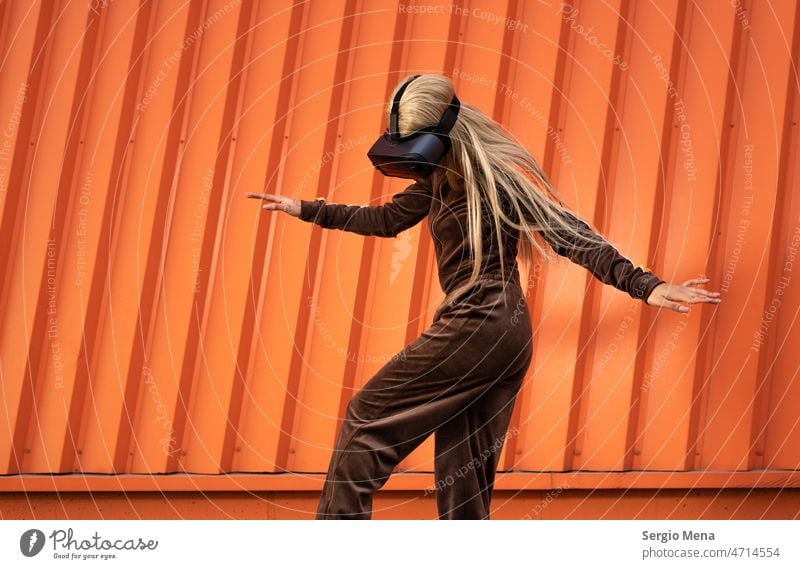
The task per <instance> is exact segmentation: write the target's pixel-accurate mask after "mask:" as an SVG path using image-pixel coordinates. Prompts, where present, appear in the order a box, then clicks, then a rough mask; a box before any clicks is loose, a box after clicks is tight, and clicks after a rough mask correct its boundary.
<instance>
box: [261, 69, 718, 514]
mask: <svg viewBox="0 0 800 569" xmlns="http://www.w3.org/2000/svg"><path fill="white" fill-rule="evenodd" d="M407 81H408V77H407V78H406V79H404V80H403V81H402V82H401V83H400V84H398V86H397V87H396V88H395V90H394V92H393V93H392V97H390V101H392V100H393V99H394V95H395V93H397V92H398V91H397V90H398V89H399V88H400V87H401V86H402V85H403V84H405V83H406V82H407ZM453 95H454V89H453V85H452V83H451V82H450V80H449V79H448V78H447V77H444V76H441V75H421V76H419V77H418V78H417V79H416V80H414V81H413V82H412V83H410V84H409V85H407V86H406V90H405V92H403V93H402V96H401V99H400V105H399V121H398V123H397V124H398V129H399V130H400V132H401V133H402V134H403V136H405V135H407V134H410V133H412V132H414V131H417V130H418V129H421V128H423V127H425V126H429V125H434V124H436V123H437V122H438V121H439V120H440V118H441V117H442V115H443V112H444V109H445V108H446V106H447V105H448V103H449V102H450V101H451V99H452V97H453ZM386 111H387V118H388V116H389V112H390V108H389V106H387V109H386ZM387 123H388V120H387ZM449 136H450V139H451V143H452V146H451V148H450V150H449V152H447V154H445V156H444V158H442V160H441V161H440V162H439V166H438V167H437V168H436V169H435V170H434V172H433V174H432V175H431V176H430V177H429V178H427V179H424V180H417V181H415V182H414V183H412V184H411V185H409V186H408V187H407V188H406V189H405V190H404V191H402V192H400V193H398V194H396V195H395V196H393V197H392V200H391V202H389V203H386V204H384V205H380V206H358V205H347V204H338V203H327V202H326V201H325V200H324V199H321V198H319V199H316V200H302V199H301V200H297V199H293V198H291V197H288V196H280V195H274V194H258V193H248V194H247V195H248V196H249V197H254V198H260V199H263V200H264V201H265V202H266V203H265V204H264V205H263V206H262V207H263V208H264V209H267V210H280V211H284V212H286V213H288V214H290V215H293V216H296V217H299V218H300V219H302V220H304V221H307V222H313V223H316V224H317V225H320V226H321V227H324V228H330V229H341V230H346V231H352V232H355V233H359V234H361V235H377V236H382V237H394V236H395V235H397V234H398V233H399V232H401V231H403V230H405V229H408V228H409V227H412V226H413V225H415V224H417V223H419V222H420V221H421V220H422V219H423V218H424V217H426V216H427V218H428V226H429V228H430V232H431V236H432V237H433V241H434V246H435V250H436V261H437V267H438V276H439V282H440V284H441V287H442V290H443V291H444V292H445V293H446V297H445V299H444V301H443V302H442V304H441V305H440V306H439V307H438V308H437V310H436V312H435V314H434V317H433V323H432V324H431V326H430V327H429V328H428V329H427V330H425V331H424V332H423V333H422V334H421V335H420V336H419V337H418V338H417V339H416V340H414V341H413V342H411V343H410V344H409V345H407V346H406V347H404V348H403V350H402V351H401V352H400V353H399V354H398V355H397V357H395V358H392V359H391V360H390V361H389V362H388V363H387V364H386V365H384V366H383V367H382V368H381V369H380V370H379V371H378V372H377V373H376V374H375V375H374V376H373V377H372V378H371V379H370V380H369V381H368V382H367V383H366V384H365V385H364V386H363V388H362V389H361V390H359V391H358V392H357V393H356V395H355V396H354V397H353V398H352V399H351V400H350V402H349V405H348V407H347V412H346V415H345V418H344V421H343V424H342V427H341V429H340V431H339V434H338V438H337V443H336V448H335V449H334V451H333V455H332V457H331V461H330V466H329V468H328V472H327V476H326V479H325V483H324V487H323V491H322V496H321V498H320V501H319V506H318V509H317V514H316V517H317V519H329V518H342V519H345V518H347V519H356V518H361V519H369V518H370V517H371V516H372V495H373V493H374V492H375V490H377V489H378V488H380V487H381V486H383V484H384V483H385V482H386V480H387V479H388V478H389V475H390V474H391V473H392V471H393V469H394V467H395V466H396V465H397V464H398V463H399V462H400V461H402V460H403V459H404V458H405V457H406V456H408V454H409V453H411V451H412V450H414V449H415V448H416V447H417V446H418V445H419V444H420V443H422V442H423V441H424V440H425V439H426V438H427V437H428V436H429V435H430V434H431V433H433V434H434V439H435V440H434V445H435V460H434V476H435V488H436V501H437V507H438V511H439V518H440V519H488V518H489V505H490V500H491V495H492V489H493V485H494V478H495V472H496V470H497V463H498V459H499V456H500V452H501V450H502V447H503V441H504V439H505V434H506V431H507V429H508V424H509V419H510V417H511V412H512V409H513V406H514V401H515V399H516V396H517V393H518V391H519V389H520V386H521V383H522V380H523V378H524V376H525V374H526V372H527V370H528V367H529V365H530V363H531V357H532V331H531V322H530V316H529V312H528V307H527V304H526V301H525V293H524V291H523V288H522V286H521V283H520V277H519V269H518V265H517V255H518V253H521V254H522V257H523V259H524V260H525V261H526V262H530V261H532V260H533V256H534V249H535V250H536V251H538V252H539V253H540V254H543V255H545V256H546V257H547V258H549V259H551V260H552V259H555V258H556V257H555V256H554V255H553V253H552V251H554V252H555V253H557V254H558V255H561V256H564V257H567V258H569V259H570V260H571V261H573V262H575V263H578V264H580V265H582V266H583V267H585V268H587V269H588V270H589V271H591V273H592V274H593V275H594V276H595V277H596V278H598V279H599V280H600V281H602V282H603V283H606V284H611V285H613V286H615V287H616V288H618V289H620V290H622V291H624V292H627V293H628V294H629V295H631V296H632V297H633V298H637V299H642V300H643V301H645V302H646V303H647V304H649V305H652V306H661V307H666V308H670V309H673V310H676V311H679V312H687V311H688V307H686V306H683V305H682V304H680V303H681V302H686V303H696V302H710V303H718V302H720V299H719V298H717V297H718V295H719V293H716V292H714V293H712V292H708V291H706V290H703V289H700V288H697V286H698V285H700V284H703V283H705V282H707V281H708V279H707V278H700V279H691V280H688V281H686V282H685V283H684V284H683V285H672V284H668V283H666V282H665V281H663V280H661V279H659V278H658V277H657V276H656V275H654V274H653V273H652V272H650V271H647V270H645V269H644V268H643V267H641V266H638V267H634V265H633V264H632V263H631V261H629V260H628V259H626V258H625V257H623V256H622V255H620V254H619V252H618V251H617V250H616V249H615V248H614V247H613V246H612V245H611V244H609V243H608V242H607V241H605V240H604V239H603V238H602V237H601V236H600V235H598V234H597V233H595V232H594V231H593V230H592V229H591V228H590V226H589V225H588V224H587V223H586V222H584V221H583V220H581V219H580V218H578V217H577V216H576V215H574V214H573V213H571V212H570V211H568V210H567V209H566V208H565V207H564V206H563V202H562V200H560V199H558V198H557V197H556V198H555V199H553V200H551V199H550V198H549V197H548V194H552V195H553V196H556V192H555V190H554V188H553V187H552V186H551V184H550V182H549V181H548V179H547V177H546V176H545V174H544V172H542V170H541V169H540V167H539V165H538V164H537V162H536V160H535V159H534V158H533V157H532V156H531V155H530V154H529V153H528V152H527V151H526V150H525V148H524V147H523V146H522V145H521V144H519V143H518V142H517V141H516V140H515V139H514V138H513V137H512V136H511V135H510V134H509V133H508V132H507V131H505V130H504V129H503V128H502V127H501V126H500V125H498V124H497V123H495V122H494V121H492V120H491V119H490V118H488V117H487V116H486V115H484V114H483V113H482V112H481V111H480V110H478V109H477V108H475V107H473V106H471V105H469V104H466V103H463V102H462V103H461V108H460V111H459V114H458V117H457V120H456V122H455V124H454V126H453V128H452V130H451V131H450V134H449ZM556 202H558V203H556ZM537 235H539V236H540V237H539V238H537V237H536V236H537ZM538 239H542V240H544V242H545V243H546V244H547V245H548V246H549V247H550V248H551V249H552V251H548V249H547V247H545V246H544V245H543V244H541V243H540V242H539V241H538Z"/></svg>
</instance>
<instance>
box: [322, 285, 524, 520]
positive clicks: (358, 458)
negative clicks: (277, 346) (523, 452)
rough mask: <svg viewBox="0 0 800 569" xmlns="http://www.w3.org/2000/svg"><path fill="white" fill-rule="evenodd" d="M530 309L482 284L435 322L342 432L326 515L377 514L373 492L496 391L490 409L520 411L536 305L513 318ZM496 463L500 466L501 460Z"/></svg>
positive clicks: (496, 425)
mask: <svg viewBox="0 0 800 569" xmlns="http://www.w3.org/2000/svg"><path fill="white" fill-rule="evenodd" d="M520 298H521V300H520ZM503 300H505V302H502V303H501V301H503ZM500 304H502V306H503V307H504V308H499V305H500ZM520 306H521V307H522V308H523V309H524V308H525V306H524V296H523V295H522V292H521V290H520V289H519V287H518V286H508V287H503V286H502V283H499V282H496V281H491V280H489V281H479V282H478V283H476V285H475V286H474V287H473V288H471V289H470V290H469V291H467V292H465V293H464V296H463V297H461V298H460V299H459V300H458V302H455V303H454V304H453V305H452V306H448V307H447V308H446V309H445V310H442V311H440V312H437V314H436V315H435V316H434V322H433V324H432V325H431V326H430V327H429V328H428V329H427V330H425V331H424V332H423V333H422V334H421V335H420V336H419V337H418V338H417V339H416V340H414V341H413V342H411V343H410V344H409V345H408V346H406V347H405V348H404V349H403V350H402V351H401V352H400V353H399V354H398V356H397V357H396V358H394V359H392V360H391V361H389V362H387V363H386V365H384V366H383V367H382V368H381V369H380V370H378V372H377V373H376V374H375V375H374V376H373V377H372V378H371V379H370V380H369V381H368V382H367V383H366V384H365V385H364V387H362V388H361V389H360V390H359V391H358V393H356V395H355V396H354V397H353V398H352V399H351V400H350V403H349V404H348V406H347V412H346V414H345V417H344V421H343V423H342V426H341V428H340V432H339V434H338V436H337V442H336V448H335V449H334V451H333V454H332V456H331V461H330V464H329V467H328V472H327V476H326V479H325V483H324V486H323V490H322V495H321V497H320V501H319V506H318V508H317V514H316V517H317V519H330V518H343V519H369V518H371V516H372V495H373V493H374V492H375V491H376V490H377V489H379V488H380V487H381V486H383V484H384V483H385V482H386V480H388V478H389V476H390V474H391V473H392V471H393V469H394V467H395V466H396V465H397V464H398V463H399V462H400V461H401V460H403V459H404V458H405V457H406V456H408V454H409V453H411V451H412V450H414V449H415V448H416V447H417V446H419V445H420V444H421V443H422V442H423V441H424V440H425V439H426V438H427V437H428V436H430V434H431V433H433V432H435V431H436V430H437V429H439V428H441V427H442V426H443V425H444V424H445V423H447V422H448V421H449V420H451V419H452V418H453V417H455V416H456V415H458V414H459V412H461V411H462V410H464V409H467V408H469V407H470V406H471V404H472V403H473V402H475V401H476V400H477V399H478V398H480V397H482V396H484V394H487V393H493V394H494V393H496V394H495V395H489V396H487V397H488V398H487V399H486V400H484V401H485V403H484V404H486V403H488V404H489V405H490V406H494V407H496V408H500V409H503V410H504V411H503V413H510V412H511V405H505V404H504V400H505V402H507V401H508V390H509V389H511V391H514V390H515V389H518V386H516V387H514V384H515V381H516V378H517V376H518V375H519V374H522V375H524V370H525V369H527V367H528V365H529V363H530V357H531V329H530V323H529V320H528V319H527V309H524V310H522V312H521V314H522V315H523V316H524V317H525V318H522V319H519V318H516V317H515V316H513V317H512V315H510V314H509V312H507V311H509V310H510V309H519V307H520ZM523 368H524V369H523ZM503 390H505V393H504V392H503ZM503 424H505V425H507V424H508V417H506V416H505V415H504V414H502V413H501V416H499V417H496V418H494V419H493V422H491V423H490V424H489V426H488V430H491V431H492V434H491V436H490V438H491V437H494V436H496V431H498V430H500V429H501V427H502V425H503ZM480 436H481V437H485V436H486V435H485V434H481V435H480ZM490 464H494V465H495V467H496V459H495V460H494V461H493V462H491V463H490ZM490 470H491V469H490ZM492 472H493V470H492ZM492 475H493V474H492Z"/></svg>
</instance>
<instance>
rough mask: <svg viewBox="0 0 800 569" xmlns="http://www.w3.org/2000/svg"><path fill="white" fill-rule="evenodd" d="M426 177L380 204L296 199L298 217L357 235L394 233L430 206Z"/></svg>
mask: <svg viewBox="0 0 800 569" xmlns="http://www.w3.org/2000/svg"><path fill="white" fill-rule="evenodd" d="M431 200H432V189H431V181H430V179H428V180H425V181H417V182H414V183H413V184H411V185H410V186H408V187H407V188H406V189H405V190H403V191H402V192H399V193H397V194H395V195H394V196H392V201H390V202H388V203H385V204H383V205H377V206H366V205H349V204H341V203H327V202H326V201H325V200H324V199H323V198H317V199H315V200H300V215H299V217H300V219H302V220H303V221H308V222H311V223H316V224H317V225H319V226H320V227H324V228H327V229H341V230H342V231H351V232H353V233H358V234H359V235H377V236H379V237H394V236H396V235H397V234H398V233H400V232H401V231H403V230H404V229H408V228H409V227H412V226H414V225H416V224H417V223H419V222H420V221H421V220H422V219H423V218H424V217H425V216H426V215H428V212H429V211H430V208H431Z"/></svg>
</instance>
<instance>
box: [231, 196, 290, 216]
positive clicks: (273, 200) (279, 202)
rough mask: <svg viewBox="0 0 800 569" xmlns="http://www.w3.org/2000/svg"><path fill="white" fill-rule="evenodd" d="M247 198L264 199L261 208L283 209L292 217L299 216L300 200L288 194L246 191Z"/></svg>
mask: <svg viewBox="0 0 800 569" xmlns="http://www.w3.org/2000/svg"><path fill="white" fill-rule="evenodd" d="M245 195H246V196H247V197H248V198H255V199H261V200H264V205H262V206H261V207H262V208H263V209H269V210H280V211H285V212H286V213H288V214H289V215H292V216H294V217H300V200H297V199H294V198H290V197H289V196H279V195H277V194H259V193H256V192H247V193H246V194H245Z"/></svg>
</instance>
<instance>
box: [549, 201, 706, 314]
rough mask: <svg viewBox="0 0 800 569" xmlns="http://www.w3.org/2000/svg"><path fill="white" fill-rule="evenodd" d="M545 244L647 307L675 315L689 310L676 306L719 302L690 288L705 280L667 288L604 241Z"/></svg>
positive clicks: (584, 227) (580, 225)
mask: <svg viewBox="0 0 800 569" xmlns="http://www.w3.org/2000/svg"><path fill="white" fill-rule="evenodd" d="M564 213H565V215H566V216H567V218H568V220H569V221H570V222H571V223H573V224H574V225H575V226H576V228H577V229H579V230H580V231H581V232H583V233H589V234H591V235H594V236H596V237H599V238H601V239H602V236H600V235H599V234H598V233H597V232H595V231H593V230H592V228H591V227H590V226H589V224H588V223H586V222H585V221H583V220H582V219H580V218H578V217H576V216H574V215H572V214H570V213H569V212H564ZM603 240H604V239H603ZM604 241H605V240H604ZM548 243H550V244H551V246H552V247H553V250H554V251H555V252H556V253H557V254H559V255H561V256H563V257H567V258H569V259H570V260H571V261H572V262H574V263H577V264H578V265H581V266H582V267H584V268H586V269H588V270H589V272H591V273H592V275H594V276H595V278H597V279H598V280H600V281H601V282H603V283H605V284H610V285H612V286H614V287H615V288H617V289H619V290H621V291H624V292H626V293H628V294H629V295H630V296H631V297H633V298H635V299H640V300H643V301H644V302H645V303H646V304H649V305H651V306H660V307H665V308H670V309H672V310H675V311H677V312H688V311H689V308H688V307H687V306H683V305H681V304H679V302H681V301H683V302H688V303H695V302H712V303H719V302H720V299H719V298H717V297H718V295H719V293H718V292H713V293H712V292H709V291H706V290H704V289H700V288H694V286H695V285H700V284H704V283H705V282H708V279H707V278H700V279H690V280H688V281H686V282H685V283H683V284H682V285H673V284H669V283H667V282H666V281H665V280H663V279H661V278H659V277H658V276H657V275H655V274H654V273H653V272H651V271H649V270H648V269H647V268H645V267H644V266H642V265H639V266H634V264H633V263H632V262H631V261H630V260H629V259H628V258H626V257H625V256H623V255H621V254H620V252H619V251H618V250H617V249H616V247H614V246H613V245H612V244H611V243H609V242H608V241H605V243H604V244H601V245H599V246H597V247H593V248H591V249H577V248H574V247H565V246H563V245H561V244H554V243H552V242H550V241H548Z"/></svg>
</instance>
